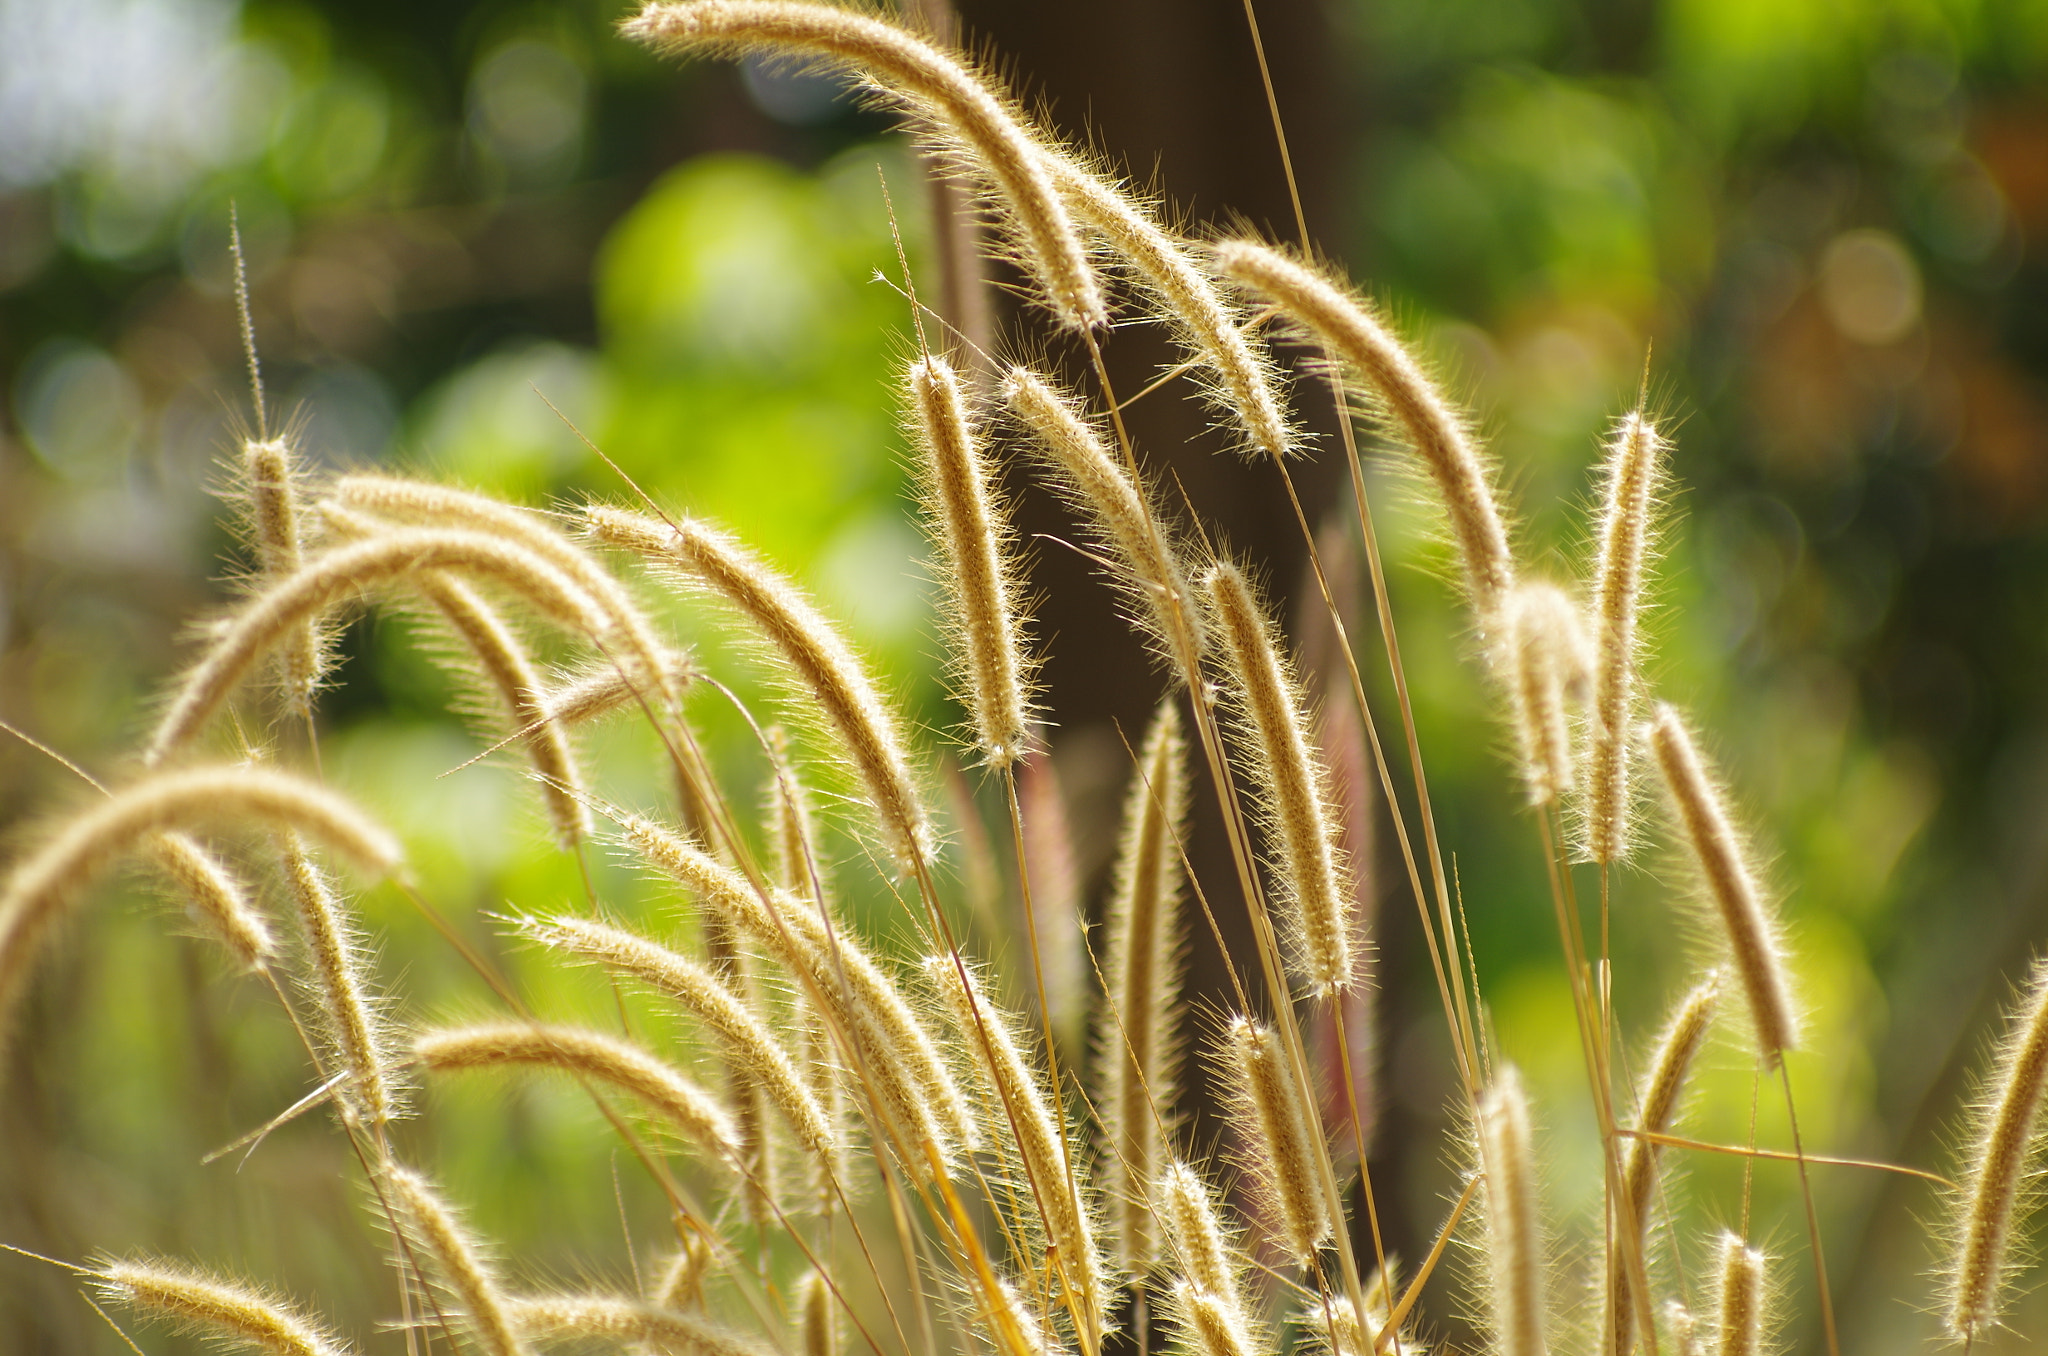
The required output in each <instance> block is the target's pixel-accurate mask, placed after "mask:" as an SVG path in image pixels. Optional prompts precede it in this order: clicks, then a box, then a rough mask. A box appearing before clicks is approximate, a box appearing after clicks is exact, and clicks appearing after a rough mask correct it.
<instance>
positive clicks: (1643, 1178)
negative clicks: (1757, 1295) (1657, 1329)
mask: <svg viewBox="0 0 2048 1356" xmlns="http://www.w3.org/2000/svg"><path fill="white" fill-rule="evenodd" d="M1720 1001H1721V975H1720V972H1719V971H1714V972H1712V973H1710V974H1709V975H1708V976H1707V977H1706V978H1705V979H1703V980H1701V981H1700V983H1699V984H1697V985H1696V986H1694V988H1693V990H1692V992H1691V993H1689V994H1687V995H1686V996H1685V1001H1684V1002H1682V1003H1680V1004H1679V1006H1678V1011H1677V1012H1675V1013H1673V1014H1672V1017H1671V1020H1670V1021H1669V1022H1668V1023H1667V1024H1666V1025H1665V1027H1664V1034H1663V1036H1662V1038H1660V1039H1659V1040H1658V1042H1657V1048H1656V1052H1655V1053H1654V1054H1653V1055H1652V1056H1651V1057H1650V1067H1649V1072H1648V1073H1646V1074H1645V1075H1644V1076H1643V1081H1642V1085H1641V1087H1640V1088H1639V1089H1638V1090H1637V1093H1636V1124H1635V1129H1636V1130H1637V1131H1638V1132H1639V1134H1638V1136H1637V1137H1634V1138H1631V1139H1629V1140H1628V1141H1627V1142H1626V1147H1624V1148H1623V1150H1622V1155H1621V1182H1622V1193H1623V1194H1622V1200H1621V1203H1620V1204H1619V1205H1617V1207H1616V1208H1615V1212H1614V1215H1615V1219H1614V1231H1615V1237H1616V1240H1617V1243H1616V1246H1615V1247H1614V1248H1613V1249H1612V1250H1611V1251H1610V1252H1609V1255H1608V1258H1607V1296H1606V1304H1607V1348H1606V1349H1607V1352H1608V1356H1629V1352H1630V1350H1631V1349H1632V1348H1633V1347H1634V1345H1635V1339H1636V1321H1637V1312H1636V1311H1637V1307H1638V1305H1639V1303H1640V1301H1639V1299H1638V1298H1637V1296H1636V1293H1635V1282H1634V1280H1633V1278H1632V1276H1631V1274H1630V1269H1629V1263H1628V1257H1629V1253H1628V1247H1629V1246H1630V1245H1629V1243H1628V1242H1626V1241H1623V1235H1624V1231H1626V1238H1627V1239H1628V1240H1633V1246H1634V1249H1635V1252H1636V1254H1637V1256H1641V1255H1642V1253H1643V1251H1644V1249H1645V1248H1646V1246H1647V1244H1648V1226H1649V1221H1650V1207H1651V1205H1652V1204H1653V1203H1654V1201H1655V1198H1656V1194H1657V1164H1658V1161H1659V1160H1660V1159H1661V1158H1662V1156H1663V1146H1662V1145H1660V1144H1657V1143H1656V1142H1655V1141H1653V1140H1648V1139H1643V1138H1641V1137H1640V1136H1641V1135H1642V1134H1651V1135H1661V1134H1665V1133H1667V1132H1668V1131H1669V1130H1670V1129H1671V1125H1672V1122H1673V1121H1675V1120H1676V1119H1677V1117H1678V1112H1679V1107H1680V1105H1681V1104H1682V1103H1683V1101H1684V1097H1685V1086H1686V1080H1687V1078H1688V1077H1689V1076H1690V1075H1691V1073H1692V1066H1693V1061H1694V1060H1695V1059H1696V1058H1698V1056H1699V1052H1700V1050H1701V1049H1702V1048H1703V1047H1704V1046H1705V1045H1706V1042H1707V1035H1708V1033H1709V1032H1710V1031H1711V1030H1712V1029H1713V1024H1714V1011H1715V1009H1716V1008H1718V1007H1719V1006H1720Z"/></svg>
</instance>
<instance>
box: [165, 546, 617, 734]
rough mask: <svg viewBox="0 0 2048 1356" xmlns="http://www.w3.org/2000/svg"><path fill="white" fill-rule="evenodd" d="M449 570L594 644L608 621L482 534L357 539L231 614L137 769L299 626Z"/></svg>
mask: <svg viewBox="0 0 2048 1356" xmlns="http://www.w3.org/2000/svg"><path fill="white" fill-rule="evenodd" d="M441 573H449V574H456V575H460V576H463V577H465V578H476V579H479V580H484V581H488V582H490V583H492V584H494V585H497V586H499V587H502V588H504V589H506V590H507V591H509V592H511V593H514V594H516V595H518V596H519V597H520V598H521V599H523V600H524V601H525V602H526V603H528V604H529V605H530V606H532V607H533V608H534V609H535V610H536V611H538V612H540V613H542V614H543V615H545V616H547V617H549V618H550V619H552V620H554V621H555V622H557V623H559V624H560V625H562V626H565V627H567V628H568V629H570V630H571V631H574V632H576V633H578V634H580V635H584V636H587V637H590V638H592V639H595V640H597V641H599V642H600V643H602V642H603V641H604V640H605V639H606V638H607V637H609V635H610V634H611V627H612V623H611V620H610V618H609V617H608V616H607V614H605V613H604V612H602V611H600V610H599V609H598V607H597V606H596V604H595V603H594V602H592V600H591V599H590V597H589V596H588V595H587V594H585V593H584V592H583V591H582V590H581V589H579V588H578V587H577V586H576V585H575V584H574V583H573V582H572V581H571V580H570V579H569V578H568V577H567V576H566V575H564V574H563V573H562V572H561V571H559V570H557V569H555V568H554V566H552V565H550V564H549V563H548V562H547V561H546V560H544V559H542V558H541V557H539V556H538V555H536V554H535V553H533V552H531V551H528V550H526V549H525V548H523V547H521V546H518V545H514V544H510V543H508V542H506V541H505V540H503V539H501V538H498V537H493V536H487V535H485V534H484V533H481V532H471V531H464V530H458V529H407V530H404V531H394V532H391V533H389V534H386V535H383V536H378V537H372V538H370V539H368V540H366V541H358V542H354V543H351V544H349V545H347V546H343V547H340V548H338V549H336V550H334V551H331V552H329V553H327V554H326V555H323V556H320V557H318V558H316V559H314V560H312V561H309V562H308V563H307V564H306V565H305V566H304V568H302V569H300V570H299V571H298V572H297V573H296V574H292V575H289V576H287V577H285V578H283V579H279V580H277V581H276V582H274V583H272V584H270V585H269V586H268V587H266V588H264V589H263V590H262V591H261V592H259V593H257V594H256V595H255V596H254V597H252V598H251V599H249V601H248V602H247V603H246V604H244V605H243V606H242V607H241V609H240V610H239V611H237V612H235V613H234V614H233V615H232V616H231V617H230V618H229V619H228V621H227V623H226V624H225V625H224V626H223V627H222V628H221V629H220V630H219V632H218V633H217V634H216V635H215V636H214V637H213V639H212V642H211V644H210V645H209V646H208V648H207V651H206V654H205V656H204V657H203V658H202V659H201V660H200V661H199V664H198V666H197V667H195V668H194V669H193V670H192V672H191V673H190V674H189V675H187V676H186V679H185V682H184V684H183V685H182V686H181V687H180V688H179V689H178V692H177V694H176V695H175V696H174V697H173V698H172V700H171V703H170V705H169V706H168V707H167V708H166V709H165V711H164V714H163V718H162V719H161V720H159V721H158V722H157V727H156V730H155V732H154V733H153V734H152V735H151V737H150V740H149V745H148V747H147V748H146V749H145V750H144V752H143V763H144V764H145V765H149V766H153V765H155V764H157V763H160V762H162V761H163V760H164V759H165V758H166V757H168V756H169V755H171V754H172V753H174V752H176V751H177V750H178V749H179V748H181V747H183V746H184V745H185V744H186V743H188V742H189V741H190V740H191V739H192V738H193V737H194V736H195V735H197V734H198V733H199V731H200V729H201V727H203V726H204V725H205V723H206V721H207V719H208V717H210V716H211V715H212V714H213V713H214V712H215V711H216V710H218V709H219V708H220V706H221V704H222V703H223V702H225V701H226V700H227V699H228V697H229V696H231V695H232V694H233V692H234V690H235V688H236V687H237V686H238V685H239V684H240V683H241V681H242V679H243V678H244V677H245V676H246V675H247V673H248V671H249V668H250V666H251V665H253V664H255V663H256V661H257V660H259V659H261V658H262V657H263V656H264V655H266V654H268V653H270V652H271V651H272V650H273V649H275V648H276V647H277V646H278V645H279V644H280V643H282V642H283V641H284V639H285V638H286V637H288V636H289V635H290V634H291V633H292V628H294V627H295V626H297V625H299V624H300V623H301V622H305V621H308V620H313V619H317V618H319V617H321V616H324V615H325V614H326V613H327V612H328V611H329V610H331V609H332V608H334V607H336V606H338V605H339V604H341V603H343V602H346V601H347V600H349V599H350V598H353V597H355V596H357V595H358V594H361V593H363V592H365V591H366V590H369V589H372V588H375V587H378V586H380V585H385V584H389V583H391V582H393V581H394V580H399V581H403V580H408V579H413V578H418V577H430V576H433V575H436V574H441Z"/></svg>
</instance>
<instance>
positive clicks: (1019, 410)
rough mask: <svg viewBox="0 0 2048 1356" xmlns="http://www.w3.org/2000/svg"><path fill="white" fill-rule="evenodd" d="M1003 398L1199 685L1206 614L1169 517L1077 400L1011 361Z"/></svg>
mask: <svg viewBox="0 0 2048 1356" xmlns="http://www.w3.org/2000/svg"><path fill="white" fill-rule="evenodd" d="M1003 399H1004V400H1005V401H1007V402H1008V404H1009V407H1010V409H1011V411H1012V412H1014V413H1015V414H1016V416H1017V417H1018V419H1020V420H1021V421H1023V423H1024V425H1025V427H1026V428H1028V429H1029V430H1030V431H1031V435H1032V437H1033V439H1034V440H1035V441H1036V442H1037V443H1038V445H1039V446H1040V447H1042V448H1043V449H1044V451H1045V454H1046V456H1047V458H1048V459H1049V460H1050V462H1051V464H1052V466H1053V468H1054V470H1055V472H1056V473H1057V475H1058V477H1059V481H1060V484H1061V486H1062V488H1063V489H1064V490H1065V492H1066V494H1067V496H1068V497H1069V498H1070V499H1071V500H1072V501H1073V503H1074V504H1075V506H1076V507H1077V508H1079V509H1080V510H1081V511H1082V512H1083V513H1085V514H1086V515H1087V516H1088V519H1089V521H1090V523H1091V525H1092V526H1093V527H1094V529H1095V533H1096V535H1097V536H1098V537H1100V538H1101V540H1102V543H1103V545H1104V546H1106V547H1108V548H1109V554H1110V557H1111V559H1112V561H1113V562H1114V564H1115V573H1116V577H1117V582H1118V583H1119V584H1120V585H1121V586H1122V587H1124V588H1125V589H1127V590H1129V591H1130V592H1131V593H1132V594H1134V595H1135V596H1136V597H1137V599H1138V601H1139V603H1140V605H1141V614H1140V615H1139V616H1138V617H1136V618H1134V620H1135V621H1137V622H1138V623H1139V624H1140V625H1142V626H1144V627H1145V628H1146V630H1148V631H1149V632H1150V633H1151V639H1152V643H1153V645H1154V646H1155V648H1156V649H1157V650H1158V652H1159V654H1160V655H1161V656H1162V657H1163V658H1165V659H1166V660H1167V663H1168V667H1169V670H1170V671H1171V672H1172V673H1173V675H1174V677H1175V678H1176V679H1177V680H1178V681H1180V682H1183V683H1187V684H1189V685H1190V686H1192V687H1193V688H1194V689H1195V690H1196V691H1200V690H1201V678H1200V673H1201V659H1202V642H1203V637H1202V618H1201V611H1200V608H1199V606H1198V604H1197V603H1196V602H1195V598H1194V593H1193V591H1192V590H1191V589H1189V587H1188V581H1187V573H1186V571H1185V570H1184V569H1183V568H1182V566H1181V561H1180V557H1179V555H1178V554H1177V553H1176V551H1175V550H1174V547H1173V543H1172V539H1171V537H1170V535H1169V534H1168V532H1167V530H1166V524H1165V523H1164V522H1163V521H1161V519H1160V517H1159V515H1158V514H1156V513H1155V512H1153V509H1152V505H1151V503H1150V502H1149V501H1148V499H1147V497H1146V495H1145V492H1144V491H1143V490H1142V489H1141V488H1140V487H1139V486H1138V484H1137V483H1136V481H1134V480H1133V478H1132V476H1131V474H1130V473H1129V472H1127V471H1126V470H1125V469H1124V468H1123V467H1122V466H1121V465H1119V464H1118V462H1117V460H1116V458H1115V457H1113V456H1111V455H1110V451H1109V448H1108V446H1107V445H1106V444H1105V443H1104V442H1103V440H1102V435H1101V434H1100V433H1099V432H1098V431H1097V430H1096V428H1095V426H1094V425H1093V424H1092V423H1091V422H1090V421H1089V420H1088V418H1087V416H1086V415H1084V414H1083V413H1082V411H1081V407H1080V406H1078V405H1077V404H1076V403H1075V402H1074V401H1072V400H1070V399H1068V398H1067V397H1066V396H1064V395H1061V394H1060V393H1059V392H1058V391H1056V390H1054V389H1053V387H1052V386H1051V385H1050V384H1048V383H1047V382H1046V381H1045V379H1044V378H1042V377H1040V376H1038V375H1037V374H1036V373H1034V372H1032V371H1031V370H1030V369H1028V368H1023V367H1013V368H1011V369H1010V375H1009V377H1008V379H1006V380H1005V381H1004V383H1003Z"/></svg>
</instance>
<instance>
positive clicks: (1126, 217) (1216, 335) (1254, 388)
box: [1051, 156, 1299, 461]
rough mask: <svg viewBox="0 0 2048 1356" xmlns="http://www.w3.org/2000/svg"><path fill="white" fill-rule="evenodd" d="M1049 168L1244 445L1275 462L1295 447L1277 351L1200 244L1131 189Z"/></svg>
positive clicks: (1056, 164) (1055, 162)
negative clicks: (1123, 265) (1242, 312)
mask: <svg viewBox="0 0 2048 1356" xmlns="http://www.w3.org/2000/svg"><path fill="white" fill-rule="evenodd" d="M1051 169H1052V174H1053V178H1054V181H1055V182H1056V183H1057V184H1058V185H1059V189H1060V192H1061V194H1062V195H1064V197H1065V198H1066V202H1067V206H1068V208H1069V209H1070V210H1071V211H1072V212H1073V214H1074V216H1075V217H1076V218H1078V219H1079V220H1080V221H1081V222H1082V223H1083V224H1085V225H1086V226H1087V227H1088V228H1090V229H1091V230H1093V231H1094V232H1095V233H1096V234H1097V235H1099V236H1101V238H1102V240H1103V242H1104V243H1105V244H1107V245H1108V246H1109V247H1110V249H1112V250H1114V251H1115V252H1116V253H1117V254H1120V255H1122V256H1123V257H1124V258H1125V259H1127V260H1129V261H1130V263H1131V265H1132V267H1133V269H1134V270H1135V271H1136V272H1137V274H1138V277H1139V278H1140V279H1141V280H1142V281H1143V282H1144V284H1145V285H1146V286H1147V287H1148V288H1150V289H1151V291H1152V293H1153V294H1154V295H1155V296H1156V297H1157V298H1158V301H1159V310H1160V314H1161V318H1162V319H1164V320H1165V321H1166V323H1167V325H1168V326H1169V327H1170V328H1171V329H1172V331H1173V332H1174V336H1175V337H1176V338H1177V339H1178V340H1179V341H1180V344H1181V346H1182V347H1183V348H1185V349H1186V350H1187V351H1188V352H1189V353H1191V354H1192V355H1194V357H1195V359H1196V360H1197V361H1199V362H1200V363H1201V364H1202V365H1203V366H1205V367H1207V368H1208V369H1209V371H1210V373H1211V374H1212V377H1213V384H1210V385H1207V386H1205V394H1206V395H1207V396H1208V397H1209V399H1210V401H1211V403H1212V404H1214V405H1217V406H1220V407H1221V408H1223V409H1227V410H1228V411H1229V412H1230V414H1231V416H1232V418H1233V420H1234V421H1235V423H1236V424H1237V427H1238V433H1239V436H1240V438H1241V439H1242V443H1243V448H1244V450H1245V451H1247V452H1249V453H1252V454H1254V455H1260V454H1263V455H1265V456H1269V457H1272V458H1273V459H1274V460H1276V461H1278V460H1280V459H1281V458H1284V457H1287V456H1289V455H1292V454H1293V453H1295V452H1297V451H1298V450H1299V448H1298V446H1297V438H1296V435H1295V432H1294V430H1293V429H1292V428H1290V427H1289V426H1288V423H1287V415H1286V412H1285V410H1284V409H1283V408H1282V405H1281V401H1280V396H1279V378H1278V374H1277V373H1276V372H1275V370H1274V366H1273V359H1272V357H1271V355H1270V354H1268V353H1267V351H1266V349H1265V346H1264V345H1263V344H1260V343H1258V342H1257V341H1255V340H1254V339H1252V338H1250V337H1249V336H1248V335H1246V333H1245V331H1244V327H1243V323H1242V321H1241V320H1240V318H1239V316H1238V314H1237V310H1236V308H1235V307H1233V306H1232V305H1231V304H1230V303H1229V302H1228V301H1226V300H1225V299H1224V298H1223V296H1222V295H1221V294H1220V293H1219V292H1218V291H1217V288H1216V284H1215V283H1214V282H1212V281H1211V280H1210V278H1209V276H1208V274H1206V273H1204V272H1203V271H1202V269H1201V267H1200V265H1199V264H1198V263H1197V262H1196V259H1195V255H1194V247H1193V246H1191V245H1190V244H1188V242H1187V241H1185V240H1181V239H1178V238H1176V237H1175V236H1173V235H1172V234H1170V233H1169V232H1167V231H1166V230H1164V229H1163V228H1161V226H1160V225H1159V223H1158V221H1157V220H1156V219H1155V215H1154V213H1153V211H1151V210H1148V207H1147V206H1146V205H1145V204H1143V203H1141V202H1140V201H1138V200H1137V199H1136V197H1135V196H1134V194H1133V193H1132V191H1131V189H1130V188H1129V187H1128V186H1117V187H1112V186H1111V185H1109V184H1107V183H1104V182H1103V181H1102V180H1101V179H1100V178H1098V177H1097V176H1095V175H1094V174H1091V173H1090V172H1088V170H1086V169H1084V168H1083V167H1082V166H1080V165H1079V164H1077V163H1075V162H1074V160H1073V159H1072V158H1070V157H1066V156H1054V157H1052V159H1051Z"/></svg>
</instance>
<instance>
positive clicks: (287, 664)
mask: <svg viewBox="0 0 2048 1356" xmlns="http://www.w3.org/2000/svg"><path fill="white" fill-rule="evenodd" d="M299 479H300V477H299V469H298V466H297V464H296V460H295V458H294V457H293V456H292V450H291V446H290V445H289V444H288V443H286V441H285V440H284V439H282V438H269V439H261V440H258V439H251V440H249V441H248V442H245V443H243V444H242V482H243V485H244V486H245V488H246V492H247V494H248V497H249V535H250V537H251V539H252V540H253V542H254V545H255V547H256V560H257V563H258V564H259V565H260V566H261V567H262V570H263V576H264V577H265V578H266V579H282V578H284V577H285V576H286V575H290V574H296V573H297V572H298V570H299V566H300V564H301V563H302V562H303V561H304V559H305V548H304V537H305V526H304V523H303V522H302V518H303V515H302V514H301V513H300V511H299ZM280 649H281V651H282V655H281V657H282V660H283V663H282V669H283V681H284V694H285V704H286V705H287V706H288V707H289V708H290V709H291V711H292V713H293V714H294V715H297V716H300V717H302V718H303V717H305V716H306V715H307V714H309V713H310V712H311V711H312V709H313V694H314V693H316V692H318V691H319V689H320V680H321V678H322V676H323V675H324V674H325V673H326V671H327V638H326V635H325V633H324V631H323V629H322V628H321V627H320V626H319V624H318V623H317V622H314V621H306V622H301V623H300V624H299V625H298V626H297V627H295V628H294V629H293V631H292V633H291V634H290V635H289V636H288V637H287V638H286V639H285V641H284V643H283V644H282V646H281V647H280Z"/></svg>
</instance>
